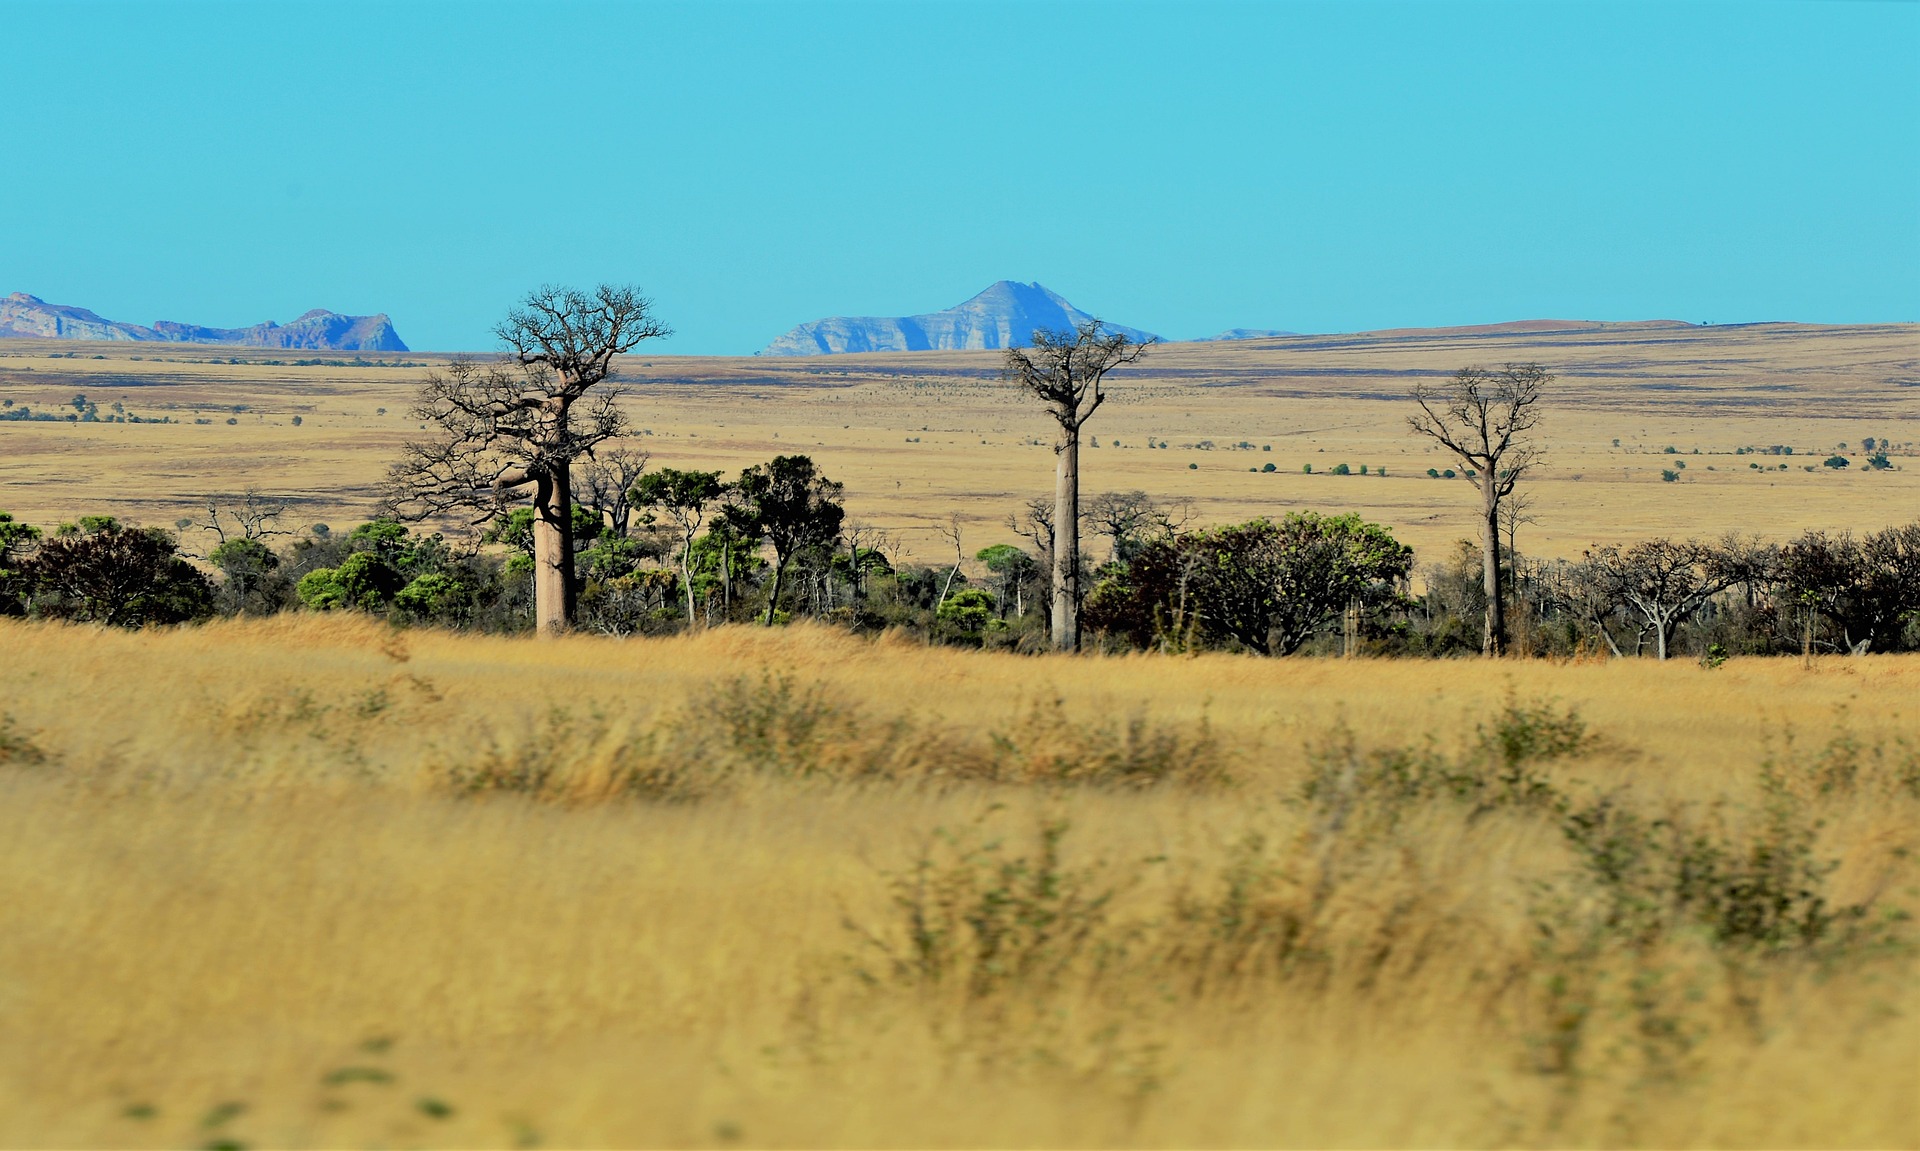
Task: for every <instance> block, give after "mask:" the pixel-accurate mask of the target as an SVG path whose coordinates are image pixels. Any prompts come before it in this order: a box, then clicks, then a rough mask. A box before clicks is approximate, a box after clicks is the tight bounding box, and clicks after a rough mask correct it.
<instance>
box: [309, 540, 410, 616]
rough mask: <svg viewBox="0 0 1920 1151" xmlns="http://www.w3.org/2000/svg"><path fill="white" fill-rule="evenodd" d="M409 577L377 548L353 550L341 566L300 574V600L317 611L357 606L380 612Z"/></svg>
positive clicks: (362, 609)
mask: <svg viewBox="0 0 1920 1151" xmlns="http://www.w3.org/2000/svg"><path fill="white" fill-rule="evenodd" d="M407 582H408V581H407V577H406V576H405V575H404V574H403V573H402V572H401V570H400V568H399V566H398V565H397V564H396V563H394V562H393V561H392V560H389V559H388V558H387V557H386V556H384V555H382V554H381V553H379V552H377V551H364V552H354V553H353V554H352V555H350V556H348V557H347V558H346V559H344V560H342V561H341V562H340V566H339V567H333V568H320V569H319V570H317V571H311V572H308V573H307V574H306V575H305V576H303V577H301V580H300V583H299V585H298V592H299V596H300V601H301V602H302V603H304V604H306V605H307V606H308V607H309V608H311V609H313V610H315V611H332V610H335V609H339V608H358V609H360V610H361V611H379V610H380V609H382V608H384V607H386V606H387V605H388V604H390V603H391V602H393V598H394V597H395V596H396V595H398V594H400V589H402V588H404V587H406V586H407Z"/></svg>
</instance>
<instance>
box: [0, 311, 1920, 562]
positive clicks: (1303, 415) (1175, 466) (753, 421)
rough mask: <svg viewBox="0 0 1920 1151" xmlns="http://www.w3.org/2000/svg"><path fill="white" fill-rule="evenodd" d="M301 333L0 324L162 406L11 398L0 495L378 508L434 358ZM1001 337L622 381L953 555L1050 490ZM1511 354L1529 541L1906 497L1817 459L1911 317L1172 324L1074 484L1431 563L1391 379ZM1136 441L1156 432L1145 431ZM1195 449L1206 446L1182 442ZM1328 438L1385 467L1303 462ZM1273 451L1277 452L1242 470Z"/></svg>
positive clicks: (1034, 415)
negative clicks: (1448, 324) (1539, 437)
mask: <svg viewBox="0 0 1920 1151" xmlns="http://www.w3.org/2000/svg"><path fill="white" fill-rule="evenodd" d="M1536 328H1538V326H1536ZM50 351H59V352H61V353H62V356H63V358H60V359H52V358H49V355H48V353H49V352H50ZM68 352H72V353H73V354H74V355H75V356H77V357H78V358H64V357H65V355H66V353H68ZM297 354H298V353H285V352H260V351H257V350H245V349H233V348H222V349H217V350H216V349H212V348H195V347H190V346H185V345H168V346H164V347H161V348H158V349H156V347H155V346H154V345H125V344H120V345H113V344H95V345H76V344H69V343H65V342H53V341H43V340H42V341H35V340H9V341H0V399H11V400H13V401H14V402H15V403H25V404H30V405H32V406H33V407H34V408H35V410H48V409H54V408H58V407H60V406H61V405H65V404H67V403H68V401H69V400H71V398H72V396H73V395H74V393H76V392H83V393H85V394H86V395H87V396H88V398H89V399H91V400H93V401H95V402H96V403H97V404H98V405H99V406H100V407H101V408H102V409H103V410H104V409H106V408H107V407H108V405H109V404H110V403H120V404H122V405H123V406H124V407H126V408H130V409H132V410H134V411H135V412H137V413H139V414H141V415H144V416H171V417H172V418H173V419H175V420H176V421H179V422H176V423H174V424H162V425H154V424H80V425H64V424H50V423H30V422H5V421H0V485H4V488H3V489H0V490H4V492H5V498H4V500H0V506H4V507H5V509H6V510H8V511H11V512H13V513H14V514H15V515H16V516H19V517H21V518H22V519H24V520H27V521H28V522H31V523H38V524H52V523H56V522H58V521H59V520H60V519H62V518H70V517H73V516H75V515H79V514H82V513H88V512H98V511H103V510H106V511H111V512H114V513H115V514H119V515H121V516H122V517H123V518H126V519H131V520H143V521H144V522H146V523H149V524H158V525H160V526H166V525H170V524H172V523H173V522H174V520H175V518H177V517H179V516H184V515H190V514H194V513H197V512H203V511H204V504H203V503H201V502H199V497H201V496H204V495H205V494H207V493H209V492H238V491H241V490H243V489H246V488H248V487H258V488H260V489H261V490H262V491H264V492H267V493H268V494H270V495H272V496H275V497H276V498H290V499H291V500H293V501H294V505H295V507H296V508H297V509H298V511H297V516H298V519H297V520H296V521H295V522H312V521H315V520H318V521H324V522H328V523H332V524H334V525H335V526H339V525H341V524H343V523H353V522H358V521H359V520H361V519H365V518H367V516H368V515H369V514H370V513H371V511H372V507H373V504H374V502H375V489H376V487H377V485H378V483H379V481H380V479H381V477H382V475H383V474H384V471H385V469H386V466H387V465H388V464H389V463H390V462H392V460H393V459H395V458H396V457H397V455H398V452H399V446H400V444H401V443H402V442H403V441H404V440H406V439H407V437H408V436H409V435H417V434H418V431H419V429H418V427H417V426H416V425H415V424H414V423H411V422H409V421H408V420H407V419H406V416H405V413H406V410H407V407H408V403H409V399H410V395H411V391H412V388H413V386H414V384H416V383H417V382H418V380H419V378H420V377H421V375H422V374H423V369H421V368H418V367H415V368H395V367H340V366H332V365H328V364H318V365H308V366H297V365H294V364H292V363H281V364H271V363H267V362H266V361H268V360H271V359H283V360H284V359H288V358H290V357H292V356H294V355H297ZM319 355H327V353H319ZM93 356H99V357H101V358H100V359H93V358H91V357H93ZM136 356H137V357H143V358H140V359H135V358H133V357H136ZM155 356H164V357H166V359H165V360H156V359H154V358H153V357H155ZM406 358H407V359H409V360H411V361H417V362H425V361H429V360H435V361H437V360H438V359H439V358H440V357H435V356H427V355H412V356H409V357H406ZM232 359H240V360H244V361H247V362H243V363H238V364H233V363H228V362H226V361H228V360H232ZM999 361H1000V357H999V354H998V353H994V352H958V353H926V352H923V353H914V354H911V355H893V354H874V355H859V356H830V357H817V358H805V359H797V360H794V359H758V358H750V357H749V358H724V357H651V358H647V357H640V358H630V359H629V360H627V361H624V362H623V363H622V365H621V368H620V378H621V381H622V382H623V383H624V384H625V385H627V386H628V387H629V388H630V389H631V394H630V397H629V401H628V409H629V411H630V412H631V414H632V416H633V422H634V426H635V427H636V428H640V429H647V430H649V431H650V432H651V433H652V434H651V435H648V436H645V437H643V438H642V440H641V443H642V444H643V446H645V447H647V448H648V449H649V450H651V451H652V452H653V453H654V457H655V459H656V460H657V461H658V462H659V463H660V464H661V465H664V466H670V467H678V468H705V469H712V468H723V469H727V470H728V471H729V472H732V471H736V470H738V469H739V468H740V467H743V466H745V465H747V464H750V463H757V462H761V461H764V460H765V459H767V458H768V457H769V456H771V455H773V454H775V453H778V452H786V451H801V452H806V453H808V454H810V455H811V456H813V457H814V459H815V460H817V461H818V462H819V463H820V465H821V467H822V469H823V470H824V471H825V472H826V473H827V474H828V475H830V476H832V477H833V478H835V479H837V480H840V481H842V482H844V483H845V484H846V485H847V492H848V512H849V514H850V515H851V516H852V517H853V518H854V519H856V520H858V521H861V522H864V523H867V524H870V525H874V526H878V527H883V528H887V529H889V530H891V531H892V532H893V533H894V534H895V535H896V537H898V539H899V540H900V542H901V543H902V544H904V545H905V548H906V550H907V551H908V552H910V553H916V554H917V555H918V557H919V558H920V559H922V560H923V561H927V560H932V559H935V558H937V557H938V556H940V555H942V554H944V552H945V549H946V547H947V545H946V544H945V543H944V541H942V540H941V539H940V538H939V537H938V535H937V534H936V533H935V531H934V526H935V525H937V524H941V523H944V522H945V520H946V517H947V515H948V513H949V511H953V510H958V511H959V512H960V513H961V514H962V516H963V518H964V519H965V521H966V523H967V525H968V526H967V531H968V537H967V543H968V546H969V548H970V549H972V548H979V547H983V546H985V545H987V544H989V543H994V542H1002V541H1005V542H1012V540H1011V534H1010V533H1008V532H1007V531H1006V530H1005V528H1004V527H1003V526H1002V524H1003V521H1004V520H1005V518H1006V516H1007V514H1008V513H1009V512H1011V511H1014V510H1016V509H1017V508H1018V506H1019V504H1020V503H1021V502H1022V501H1023V500H1025V499H1026V498H1028V497H1030V496H1035V495H1041V494H1044V493H1046V492H1048V491H1050V490H1051V484H1052V471H1053V458H1052V456H1051V454H1050V452H1049V449H1048V447H1047V446H1046V445H1047V444H1049V443H1050V442H1051V439H1052V436H1053V432H1054V429H1053V426H1052V423H1051V421H1050V420H1048V418H1047V417H1046V415H1045V414H1044V413H1043V412H1042V411H1041V410H1040V409H1039V408H1038V407H1036V406H1034V405H1033V404H1031V403H1028V402H1025V401H1023V400H1022V399H1021V398H1020V397H1019V396H1018V395H1016V394H1015V393H1014V392H1013V391H1012V390H1011V389H1009V388H1008V387H1006V386H1004V385H1001V384H998V383H997V382H995V377H996V374H997V371H998V367H999ZM1505 361H1538V362H1540V363H1541V364H1543V365H1545V366H1546V367H1547V369H1548V370H1549V371H1552V372H1554V373H1555V374H1556V376H1557V377H1558V378H1557V380H1556V382H1555V384H1554V385H1553V388H1552V390H1551V393H1550V398H1549V401H1548V409H1547V423H1546V425H1545V427H1544V428H1543V432H1544V436H1545V440H1546V443H1547V444H1548V447H1549V453H1548V460H1547V466H1546V467H1545V468H1544V469H1543V470H1542V471H1541V472H1540V473H1539V477H1538V481H1537V482H1535V483H1533V484H1531V485H1530V491H1531V493H1532V495H1533V497H1534V501H1535V502H1534V504H1533V507H1532V513H1533V515H1534V516H1535V517H1536V520H1537V523H1536V524H1535V525H1534V526H1531V527H1529V528H1527V529H1525V530H1524V531H1523V532H1522V537H1521V540H1520V546H1521V549H1522V550H1523V551H1525V552H1527V553H1528V554H1530V555H1534V556H1536V557H1551V556H1556V555H1557V556H1573V555H1578V554H1579V552H1580V551H1581V549H1583V548H1586V547H1589V546H1591V545H1592V544H1594V543H1596V542H1601V543H1623V542H1629V541H1632V540H1637V539H1642V538H1646V537H1649V536H1654V535H1663V534H1664V535H1675V536H1695V535H1707V536H1712V535H1718V534H1719V533H1721V532H1724V531H1728V530H1731V529H1740V530H1764V531H1766V532H1767V533H1769V534H1771V535H1772V536H1774V537H1776V538H1780V539H1785V538H1787V537H1790V536H1792V535H1794V534H1797V533H1798V532H1799V531H1801V530H1802V529H1805V528H1808V527H1820V528H1838V527H1847V528H1851V529H1853V530H1855V531H1869V530H1874V529H1878V528H1882V527H1886V526H1888V525H1890V524H1893V523H1896V522H1902V521H1903V520H1905V519H1907V518H1911V513H1912V509H1913V508H1914V507H1916V506H1920V455H1916V454H1915V449H1914V448H1908V449H1906V450H1905V451H1904V452H1901V451H1896V452H1895V453H1894V457H1893V458H1894V463H1895V464H1896V466H1897V468H1898V470H1894V471H1886V472H1874V473H1871V474H1867V473H1865V472H1863V471H1862V469H1860V468H1859V467H1856V468H1854V469H1851V470H1849V471H1847V472H1844V473H1833V472H1829V471H1828V470H1827V469H1825V468H1821V467H1818V466H1814V467H1813V471H1812V472H1811V473H1809V472H1808V471H1806V470H1804V469H1805V468H1806V467H1807V466H1809V465H1817V464H1818V462H1819V460H1820V459H1822V458H1824V457H1825V456H1826V455H1827V454H1829V453H1830V452H1832V451H1833V449H1834V447H1835V445H1836V444H1839V443H1842V442H1845V443H1848V444H1850V445H1855V446H1857V445H1858V443H1859V441H1860V440H1861V439H1862V438H1864V437H1868V436H1871V437H1874V438H1875V439H1876V440H1879V439H1889V440H1892V441H1894V442H1896V443H1906V444H1916V445H1920V387H1915V385H1916V384H1917V383H1920V329H1917V328H1916V327H1915V326H1914V325H1856V326H1814V325H1798V324H1756V325H1741V326H1727V327H1685V326H1678V325H1668V326H1658V325H1636V324H1619V325H1608V326H1604V327H1602V326H1597V325H1585V326H1581V325H1571V324H1569V325H1561V326H1559V327H1554V326H1552V325H1546V326H1545V328H1544V329H1539V330H1536V329H1530V328H1529V327H1528V326H1526V325H1519V326H1508V327H1503V328H1500V329H1488V330H1475V329H1455V330H1445V331H1430V332H1382V333H1364V334H1359V335H1342V336H1301V337H1291V338H1284V339H1271V340H1254V341H1245V342H1237V343H1226V344H1175V345H1169V346H1166V347H1164V348H1160V349H1157V350H1156V351H1155V352H1154V353H1153V354H1152V355H1151V356H1149V357H1148V359H1147V360H1146V361H1145V362H1143V364H1141V365H1140V366H1139V367H1138V368H1137V369H1134V368H1130V369H1127V371H1126V372H1124V373H1121V374H1117V375H1116V376H1115V377H1114V380H1115V383H1116V387H1115V398H1114V400H1113V402H1112V403H1111V404H1110V405H1108V406H1107V407H1106V408H1104V409H1103V410H1102V411H1101V413H1100V414H1099V416H1097V417H1096V418H1095V419H1094V421H1093V422H1092V423H1090V424H1089V425H1088V433H1089V435H1090V436H1091V437H1093V438H1097V439H1098V440H1099V441H1100V443H1101V444H1102V445H1103V446H1102V447H1101V448H1099V449H1098V450H1089V451H1088V452H1087V453H1086V454H1085V456H1084V458H1083V462H1082V465H1081V466H1082V472H1083V482H1084V483H1085V485H1086V490H1087V491H1089V492H1096V491H1103V490H1121V489H1128V488H1142V489H1145V490H1146V491H1148V492H1151V493H1153V495H1155V496H1156V497H1157V498H1160V499H1162V500H1167V501H1171V500H1177V499H1180V498H1183V497H1184V498H1189V499H1191V500H1192V501H1194V504H1195V508H1196V512H1197V517H1196V518H1197V520H1198V521H1199V522H1203V523H1229V522H1238V521H1242V520H1245V519H1248V518H1251V517H1252V516H1255V515H1278V514H1280V513H1282V512H1285V511H1288V510H1295V509H1312V510H1318V511H1357V512H1360V513H1361V514H1363V515H1364V516H1366V517H1367V518H1368V519H1370V520H1374V521H1377V522H1380V523H1385V524H1387V525H1389V526H1391V527H1393V529H1394V531H1395V533H1396V534H1397V535H1398V536H1399V538H1401V539H1402V540H1405V541H1407V542H1409V543H1411V544H1413V545H1414V546H1415V547H1416V548H1418V549H1419V550H1420V551H1421V554H1422V559H1423V561H1429V560H1433V559H1437V558H1439V557H1440V556H1441V555H1442V554H1443V553H1444V552H1445V550H1446V549H1447V548H1448V547H1450V546H1451V544H1452V543H1453V541H1454V540H1456V539H1458V538H1460V537H1461V536H1462V535H1471V534H1472V528H1471V524H1472V512H1473V506H1474V500H1473V497H1472V493H1471V492H1470V491H1469V490H1467V486H1466V484H1465V483H1464V482H1454V483H1447V482H1444V481H1436V480H1430V479H1428V478H1427V476H1426V474H1425V473H1426V470H1427V468H1429V467H1432V466H1435V465H1438V466H1440V467H1445V466H1447V463H1448V461H1446V460H1443V459H1441V458H1440V456H1439V455H1437V454H1434V453H1432V452H1429V451H1427V450H1425V448H1424V446H1423V445H1422V444H1421V443H1420V442H1418V441H1417V440H1416V439H1415V438H1414V437H1413V436H1411V435H1410V434H1408V432H1407V430H1406V422H1405V418H1406V414H1407V411H1408V409H1409V401H1408V399H1407V396H1408V393H1409V392H1410V391H1411V389H1412V386H1413V384H1414V382H1415V381H1417V380H1420V379H1429V380H1438V379H1441V378H1444V377H1445V376H1447V375H1450V374H1451V373H1452V372H1453V371H1455V370H1456V369H1458V368H1460V367H1462V366H1463V365H1466V364H1469V363H1479V364H1499V363H1502V362H1505ZM388 362H391V357H389V358H388ZM236 408H240V409H244V410H237V411H236V410H235V409H236ZM383 409H384V410H383ZM295 416H299V417H301V425H300V426H298V427H295V426H294V425H293V424H292V422H291V421H292V419H293V417H295ZM196 419H198V420H205V421H207V422H206V423H204V424H197V423H194V422H193V421H194V420H196ZM228 420H233V421H235V422H234V423H233V424H231V425H229V424H228V423H227V421H228ZM1149 437H1151V438H1153V439H1154V440H1155V441H1156V442H1165V443H1168V444H1170V445H1171V446H1170V447H1169V448H1167V449H1166V450H1149V449H1148V448H1147V447H1146V443H1147V440H1148V438H1149ZM1116 440H1118V441H1119V443H1120V445H1121V446H1119V447H1114V446H1113V445H1114V442H1115V441H1116ZM1615 440H1618V441H1619V443H1618V445H1616V444H1615V443H1614V441H1615ZM1201 443H1211V444H1212V445H1213V447H1212V450H1202V449H1200V448H1198V447H1194V446H1192V445H1198V444H1201ZM1241 443H1246V444H1250V445H1252V447H1251V449H1250V450H1247V449H1236V448H1235V447H1234V445H1236V444H1241ZM1772 444H1782V445H1789V446H1792V447H1794V448H1795V451H1796V455H1795V456H1794V457H1793V458H1792V460H1791V461H1788V460H1786V459H1784V458H1782V459H1776V458H1773V457H1764V458H1765V459H1766V462H1767V464H1768V465H1769V468H1770V470H1769V471H1767V472H1765V473H1761V472H1758V471H1756V470H1754V469H1751V468H1749V467H1748V464H1749V463H1751V462H1753V459H1752V458H1750V457H1746V456H1739V457H1736V456H1734V455H1733V454H1732V453H1733V452H1734V449H1735V448H1738V447H1745V446H1760V447H1764V446H1767V445H1772ZM1267 445H1271V447H1272V451H1270V452H1268V451H1262V450H1260V449H1261V448H1262V447H1263V446H1267ZM1668 446H1673V447H1675V448H1676V449H1677V450H1678V451H1679V452H1680V453H1683V454H1684V456H1683V458H1684V459H1685V460H1686V462H1687V467H1686V469H1685V470H1684V472H1683V473H1682V474H1681V477H1680V480H1679V482H1677V483H1663V482H1661V478H1660V474H1661V472H1662V470H1665V469H1669V468H1671V466H1672V462H1673V457H1670V456H1666V455H1665V454H1664V452H1663V449H1664V448H1666V447H1668ZM1695 449H1698V450H1699V451H1700V453H1701V455H1699V456H1694V455H1692V454H1691V453H1692V452H1693V451H1694V450H1695ZM1850 454H1852V455H1853V456H1854V458H1855V459H1856V461H1858V460H1859V454H1858V453H1857V452H1854V453H1850ZM1809 457H1810V458H1809ZM1342 462H1344V463H1347V464H1349V465H1351V466H1352V468H1353V469H1354V470H1355V471H1357V470H1358V469H1359V467H1360V466H1361V465H1362V464H1366V465H1369V466H1370V467H1372V468H1376V469H1377V468H1380V467H1385V468H1386V469H1387V475H1386V476H1385V477H1380V476H1371V475H1370V476H1365V477H1362V476H1345V477H1335V476H1328V475H1324V474H1321V475H1303V474H1302V473H1301V468H1302V466H1303V465H1305V464H1312V465H1314V470H1315V471H1316V472H1321V473H1324V472H1326V471H1328V470H1329V469H1331V468H1332V466H1333V465H1335V464H1337V463H1342ZM1267 463H1273V464H1274V465H1275V467H1276V471H1275V472H1273V473H1260V472H1250V471H1249V470H1248V469H1249V468H1257V467H1260V466H1262V465H1264V464H1267ZM1779 463H1789V465H1790V466H1789V467H1788V469H1787V470H1785V471H1781V470H1779V469H1778V468H1777V466H1775V465H1778V464H1779ZM1189 464H1194V465H1197V466H1196V467H1194V468H1189V467H1188V465H1189ZM1709 469H1712V470H1709ZM1757 516H1763V517H1764V519H1763V520H1759V521H1757V520H1756V517H1757Z"/></svg>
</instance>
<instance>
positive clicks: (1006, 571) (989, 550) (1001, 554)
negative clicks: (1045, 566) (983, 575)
mask: <svg viewBox="0 0 1920 1151" xmlns="http://www.w3.org/2000/svg"><path fill="white" fill-rule="evenodd" d="M973 558H974V559H976V560H979V561H980V562H981V563H982V564H984V565H986V569H987V571H989V572H991V573H992V574H993V577H994V598H995V600H996V601H997V604H998V608H999V611H1000V613H1001V614H1002V615H1004V614H1006V605H1007V601H1008V600H1012V601H1013V614H1014V615H1016V616H1024V615H1026V614H1027V605H1026V594H1025V591H1026V585H1027V581H1028V580H1030V579H1033V578H1034V577H1035V576H1037V575H1039V574H1040V570H1041V569H1040V562H1039V561H1038V560H1036V559H1034V558H1033V555H1032V553H1031V552H1028V551H1027V550H1026V549H1025V548H1018V547H1015V546H1013V545H1012V544H994V545H993V546H991V547H984V548H981V549H980V550H979V551H978V552H977V553H975V555H974V557H973Z"/></svg>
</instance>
